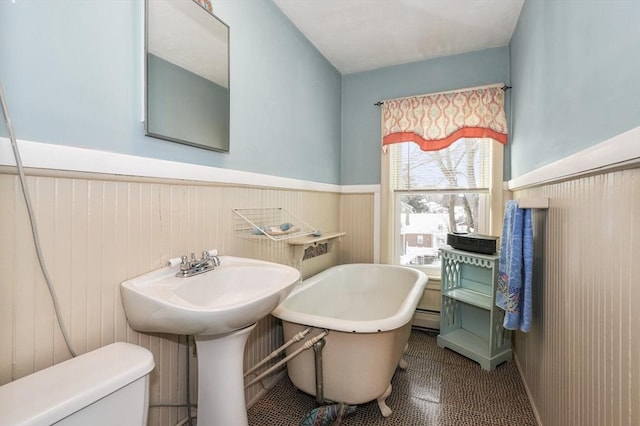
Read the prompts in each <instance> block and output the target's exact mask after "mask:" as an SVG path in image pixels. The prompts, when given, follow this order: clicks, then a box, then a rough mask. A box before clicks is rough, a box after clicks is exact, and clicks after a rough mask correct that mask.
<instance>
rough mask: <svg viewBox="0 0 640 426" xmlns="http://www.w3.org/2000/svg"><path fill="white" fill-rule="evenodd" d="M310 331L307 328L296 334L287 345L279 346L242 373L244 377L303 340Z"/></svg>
mask: <svg viewBox="0 0 640 426" xmlns="http://www.w3.org/2000/svg"><path fill="white" fill-rule="evenodd" d="M310 331H311V328H308V327H307V328H305V329H304V330H302V331H300V332H299V333H297V334H296V335H295V336H293V337H292V338H291V339H289V341H288V342H287V343H285V344H284V345H282V346H280V347H279V348H278V349H276V350H275V351H273V352H271V353H270V354H269V355H268V356H266V357H264V359H263V360H262V361H260V362H259V363H257V364H256V365H254V366H253V367H251V368H250V369H248V370H247V371H245V372H244V377H247V376H248V375H249V374H251V373H252V372H254V371H255V370H257V369H258V368H260V367H262V366H263V365H264V364H265V363H266V362H267V361H269V360H271V359H273V358H275V357H277V356H278V354H280V352H282V351H283V350H285V349H287V348H288V347H289V346H291V345H293V344H294V343H297V342H299V341H300V340H302V339H303V338H304V336H306V335H307V333H309V332H310Z"/></svg>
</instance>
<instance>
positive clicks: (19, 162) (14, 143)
mask: <svg viewBox="0 0 640 426" xmlns="http://www.w3.org/2000/svg"><path fill="white" fill-rule="evenodd" d="M0 104H2V114H3V115H4V121H5V123H7V128H8V129H9V139H10V140H11V147H12V148H13V155H14V157H15V159H16V166H17V168H18V176H20V186H21V187H22V195H23V196H24V201H25V203H26V205H27V213H28V214H29V222H30V223H31V235H32V236H33V244H34V245H35V248H36V254H37V256H38V263H40V269H41V270H42V275H43V276H44V281H45V283H46V284H47V287H48V288H49V294H50V295H51V301H52V302H53V310H54V312H55V314H56V319H57V320H58V326H59V327H60V331H61V332H62V337H63V338H64V343H65V344H66V345H67V349H68V350H69V352H70V353H71V356H72V357H76V355H77V354H76V351H74V350H73V346H71V340H70V339H69V333H68V332H67V328H66V327H65V325H64V321H63V320H62V314H61V313H60V306H59V303H58V296H56V290H55V288H54V287H53V282H52V281H51V277H50V276H49V272H48V270H47V266H46V265H45V263H44V256H43V255H42V249H41V248H40V237H39V236H38V226H37V224H36V218H35V215H34V214H33V207H32V206H31V198H30V196H29V190H28V188H27V181H26V178H25V176H24V167H23V165H22V159H21V157H20V151H19V150H18V142H17V141H16V135H15V133H14V131H13V125H12V124H11V118H10V117H9V108H8V107H7V103H6V100H5V98H4V91H3V90H2V85H1V84H0Z"/></svg>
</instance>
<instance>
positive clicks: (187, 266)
mask: <svg viewBox="0 0 640 426" xmlns="http://www.w3.org/2000/svg"><path fill="white" fill-rule="evenodd" d="M180 259H181V262H180V271H179V272H178V273H176V277H178V278H188V277H193V276H194V275H198V274H203V273H205V272H209V271H212V270H214V269H215V268H216V267H217V266H220V258H219V257H218V251H217V250H209V251H207V250H205V251H203V252H202V258H201V259H196V255H195V253H191V259H189V258H188V257H187V256H182V257H181V258H180Z"/></svg>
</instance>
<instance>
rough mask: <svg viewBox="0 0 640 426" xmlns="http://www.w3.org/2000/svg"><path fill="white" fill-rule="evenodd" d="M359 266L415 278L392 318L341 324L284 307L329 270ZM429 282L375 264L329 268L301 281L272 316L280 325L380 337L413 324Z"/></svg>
mask: <svg viewBox="0 0 640 426" xmlns="http://www.w3.org/2000/svg"><path fill="white" fill-rule="evenodd" d="M362 266H368V267H370V266H374V267H381V268H384V269H401V270H403V271H409V272H410V273H411V274H414V275H415V277H416V280H415V281H414V283H413V285H412V287H411V289H410V290H409V292H408V293H407V294H406V296H405V298H404V301H403V302H402V304H401V306H400V308H399V309H398V311H396V313H395V314H393V315H391V316H388V317H386V318H382V319H377V320H362V321H359V320H344V319H339V318H331V317H324V316H320V315H314V314H308V313H304V312H299V311H294V310H292V309H289V308H288V307H286V306H285V303H286V301H287V299H289V298H290V297H293V296H294V295H296V294H298V293H300V292H303V291H305V290H306V289H307V288H308V287H311V286H313V285H315V284H316V283H317V282H318V281H319V280H321V279H322V278H324V277H325V276H326V275H329V274H330V273H331V271H332V270H334V269H336V268H345V267H346V268H349V267H362ZM428 280H429V278H428V277H427V275H426V274H425V273H424V272H422V271H418V270H416V269H413V268H410V267H406V266H401V265H387V264H377V263H348V264H344V265H336V266H332V267H331V268H328V269H325V270H324V271H322V272H319V273H318V274H316V275H313V276H312V277H309V278H307V279H305V280H304V281H302V282H301V283H300V284H298V285H296V286H295V287H294V289H293V290H292V291H291V293H290V294H289V295H288V296H287V299H285V300H284V301H283V302H282V303H280V304H279V305H278V306H277V307H276V309H274V310H273V312H272V313H271V315H273V316H274V317H276V318H278V319H280V320H283V321H288V322H292V323H296V324H301V325H305V326H312V327H316V328H324V329H327V330H335V331H342V332H346V333H379V332H386V331H392V330H395V329H397V328H400V327H402V326H404V325H405V324H406V323H408V322H410V321H412V319H413V315H414V314H415V310H416V307H417V306H418V303H419V302H420V299H421V297H422V295H423V293H424V289H425V287H426V285H427V282H428Z"/></svg>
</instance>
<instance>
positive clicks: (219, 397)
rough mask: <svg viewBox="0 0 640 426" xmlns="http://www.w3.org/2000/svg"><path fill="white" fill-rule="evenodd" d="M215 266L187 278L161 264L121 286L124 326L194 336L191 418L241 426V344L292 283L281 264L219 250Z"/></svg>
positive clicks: (295, 277) (292, 275) (294, 277)
mask: <svg viewBox="0 0 640 426" xmlns="http://www.w3.org/2000/svg"><path fill="white" fill-rule="evenodd" d="M220 261H221V265H220V266H218V267H217V268H216V269H214V270H213V271H210V272H206V273H204V274H201V275H196V276H193V277H189V278H177V277H175V274H176V272H177V271H178V270H179V267H178V266H176V267H173V268H170V267H166V268H162V269H159V270H156V271H153V272H150V273H148V274H145V275H142V276H140V277H137V278H133V279H131V280H128V281H125V282H123V283H122V284H121V286H120V290H121V293H122V302H123V304H124V310H125V313H126V315H127V320H128V321H129V325H131V328H133V329H134V330H137V331H142V332H153V333H174V334H190V335H194V336H195V339H196V345H197V347H198V423H199V424H201V425H203V426H209V425H212V426H216V425H221V426H226V425H233V426H236V425H237V426H243V425H247V412H246V406H245V399H244V380H243V378H242V376H243V373H242V368H243V355H244V346H245V343H246V342H247V338H248V337H249V334H250V333H251V330H253V327H254V325H255V323H256V322H257V321H258V320H260V319H261V318H264V317H265V316H267V315H269V313H270V312H271V311H273V310H274V309H275V307H276V306H278V304H280V302H282V301H283V300H284V299H285V298H286V297H287V295H288V294H289V292H290V291H291V289H292V288H293V286H294V285H295V284H296V283H297V282H298V281H299V279H300V273H299V272H298V271H297V270H296V269H293V268H291V267H289V266H285V265H280V264H277V263H271V262H264V261H260V260H253V259H245V258H240V257H231V256H221V257H220Z"/></svg>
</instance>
